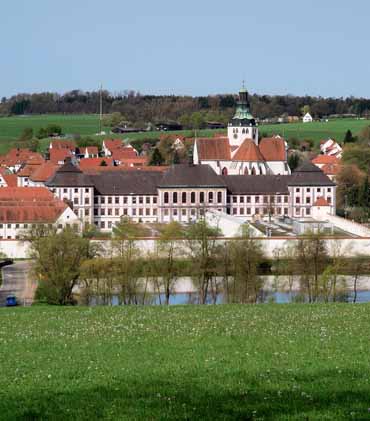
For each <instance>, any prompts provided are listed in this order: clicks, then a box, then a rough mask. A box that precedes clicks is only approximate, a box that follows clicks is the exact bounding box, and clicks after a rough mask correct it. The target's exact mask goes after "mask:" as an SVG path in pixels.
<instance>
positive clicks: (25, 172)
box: [17, 164, 38, 177]
mask: <svg viewBox="0 0 370 421" xmlns="http://www.w3.org/2000/svg"><path fill="white" fill-rule="evenodd" d="M37 168H38V166H37V165H27V164H26V165H25V166H24V167H22V168H21V169H20V170H19V171H18V172H17V176H18V177H29V176H30V175H31V174H32V173H33V172H34V171H35V170H36V169H37Z"/></svg>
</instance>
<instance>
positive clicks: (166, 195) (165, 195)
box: [163, 192, 168, 203]
mask: <svg viewBox="0 0 370 421" xmlns="http://www.w3.org/2000/svg"><path fill="white" fill-rule="evenodd" d="M163 201H164V203H168V192H164V196H163Z"/></svg>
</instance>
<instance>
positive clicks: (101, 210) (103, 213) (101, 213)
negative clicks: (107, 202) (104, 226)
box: [100, 208, 105, 216]
mask: <svg viewBox="0 0 370 421" xmlns="http://www.w3.org/2000/svg"><path fill="white" fill-rule="evenodd" d="M100 215H103V216H104V215H105V209H104V208H102V209H100Z"/></svg>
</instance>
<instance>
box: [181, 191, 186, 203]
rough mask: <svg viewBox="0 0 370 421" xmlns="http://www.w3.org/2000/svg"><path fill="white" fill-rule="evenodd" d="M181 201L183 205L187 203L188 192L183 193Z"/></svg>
mask: <svg viewBox="0 0 370 421" xmlns="http://www.w3.org/2000/svg"><path fill="white" fill-rule="evenodd" d="M181 201H182V203H186V192H185V191H184V192H182V197H181Z"/></svg>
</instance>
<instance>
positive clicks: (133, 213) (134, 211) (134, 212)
mask: <svg viewBox="0 0 370 421" xmlns="http://www.w3.org/2000/svg"><path fill="white" fill-rule="evenodd" d="M132 215H134V216H136V209H135V208H134V209H132Z"/></svg>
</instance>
